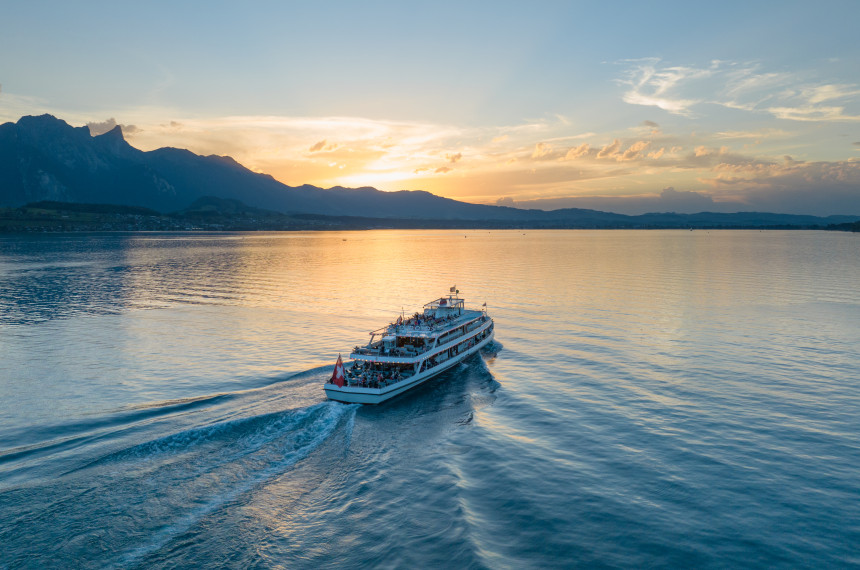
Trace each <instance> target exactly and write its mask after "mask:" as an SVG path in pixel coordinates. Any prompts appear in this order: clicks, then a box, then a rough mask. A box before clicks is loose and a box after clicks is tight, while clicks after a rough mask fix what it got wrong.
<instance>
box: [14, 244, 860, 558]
mask: <svg viewBox="0 0 860 570" xmlns="http://www.w3.org/2000/svg"><path fill="white" fill-rule="evenodd" d="M858 252H860V242H858V236H857V235H854V234H848V233H841V232H814V231H794V232H783V231H764V232H760V231H535V230H526V231H486V230H481V231H478V230H468V231H393V230H392V231H387V230H379V231H366V232H318V233H298V232H297V233H237V234H233V233H231V234H201V233H177V234H162V233H140V234H64V235H63V234H55V235H51V234H46V235H26V236H9V235H7V236H3V237H0V521H3V522H2V525H0V544H2V546H3V548H2V550H0V568H45V567H52V568H53V567H57V568H59V567H69V566H73V567H83V568H105V567H119V568H129V567H141V568H176V567H205V566H215V565H226V566H229V567H241V568H245V567H255V568H321V567H322V568H326V567H330V568H337V567H349V568H356V567H379V566H381V567H391V568H407V567H431V568H432V567H451V568H570V567H588V568H602V567H603V568H630V567H641V566H647V567H697V568H714V567H721V568H724V567H769V568H772V567H784V568H795V567H799V566H815V567H850V566H855V567H857V566H860V548H858V546H857V545H858V544H860V373H858V370H860V286H858V284H860V255H858ZM452 285H456V286H457V288H458V289H459V290H460V292H461V295H462V296H463V297H464V298H465V299H466V302H467V306H473V307H480V306H481V305H482V304H483V303H485V302H486V303H487V308H488V311H489V313H490V315H491V316H492V317H493V318H494V319H495V321H496V338H495V343H494V344H493V346H492V348H491V349H490V350H486V351H485V352H484V353H483V354H482V355H480V357H473V358H471V359H470V360H467V361H465V362H464V363H462V364H460V365H459V366H458V367H455V368H454V369H452V370H450V371H447V372H445V373H443V374H441V375H440V376H438V377H436V378H435V379H433V380H431V381H430V382H428V383H427V384H425V385H423V386H422V387H420V388H418V389H416V390H413V391H411V392H409V393H407V394H405V395H403V396H401V397H398V398H396V399H394V400H392V401H390V402H388V403H385V404H383V405H381V406H364V407H362V406H357V405H344V404H340V403H336V402H330V401H327V400H326V399H325V395H324V393H323V391H322V384H323V382H324V381H325V380H326V379H327V378H328V377H329V376H330V374H331V370H332V366H333V364H334V362H335V360H336V359H337V356H338V354H339V353H341V354H343V355H344V356H346V355H347V354H348V353H349V351H350V349H351V348H352V347H353V346H355V345H356V344H359V343H364V342H366V340H367V339H369V336H368V332H369V331H371V330H374V329H377V328H379V327H381V326H383V325H385V324H386V323H389V322H391V321H393V320H395V319H396V318H397V316H398V315H399V314H400V313H401V311H405V312H406V313H407V314H411V313H413V312H415V311H417V310H420V309H421V307H422V305H423V304H424V303H427V302H429V301H431V300H433V299H436V298H438V297H440V296H441V295H443V294H446V293H447V291H448V288H449V287H450V286H452Z"/></svg>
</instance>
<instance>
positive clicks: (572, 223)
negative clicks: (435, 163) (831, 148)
mask: <svg viewBox="0 0 860 570" xmlns="http://www.w3.org/2000/svg"><path fill="white" fill-rule="evenodd" d="M204 197H215V198H220V199H227V200H239V201H241V202H242V203H244V204H247V205H248V206H250V207H252V208H260V209H265V210H271V211H274V212H279V213H282V214H289V215H295V214H305V215H307V214H310V215H324V216H341V217H342V216H350V217H363V218H373V219H400V220H440V221H442V220H446V221H448V222H450V221H455V220H463V221H472V222H475V221H493V222H496V225H498V224H505V223H506V224H521V225H523V226H531V227H687V226H690V227H763V226H786V225H793V226H806V227H809V226H823V225H827V224H834V223H844V222H851V221H854V220H856V217H855V216H829V217H826V218H822V217H817V216H798V215H788V214H769V213H757V212H741V213H736V214H723V213H708V212H703V213H700V214H674V213H664V214H644V215H641V216H627V215H623V214H614V213H609V212H599V211H596V210H583V209H575V208H569V209H561V210H552V211H543V210H523V209H517V208H509V207H503V206H490V205H480V204H469V203H466V202H459V201H457V200H452V199H449V198H443V197H441V196H436V195H434V194H431V193H429V192H424V191H406V190H403V191H398V192H382V191H380V190H377V189H375V188H370V187H363V188H343V187H339V186H338V187H334V188H327V189H324V188H318V187H315V186H311V185H303V186H288V185H286V184H283V183H281V182H278V181H277V180H275V179H274V178H272V177H271V176H269V175H267V174H260V173H256V172H253V171H251V170H249V169H247V168H245V167H244V166H242V165H241V164H239V163H238V162H236V161H235V160H233V159H232V158H230V157H227V156H216V155H210V156H200V155H197V154H194V153H192V152H191V151H188V150H184V149H178V148H169V147H168V148H160V149H157V150H152V151H141V150H139V149H136V148H134V147H132V146H131V145H130V144H128V142H126V140H125V138H124V137H123V133H122V129H121V127H119V126H116V127H114V129H113V130H111V131H108V132H106V133H104V134H101V135H98V136H92V135H91V133H90V131H89V128H88V127H72V126H71V125H69V124H68V123H66V122H65V121H63V120H61V119H58V118H56V117H54V116H52V115H41V116H25V117H22V118H21V119H20V120H18V122H17V123H11V122H9V123H4V124H2V125H0V206H6V207H19V206H22V205H24V204H27V203H31V202H38V201H44V200H50V201H59V202H73V203H90V204H118V205H127V206H139V207H145V208H151V209H153V210H157V211H159V212H174V211H180V210H183V209H185V208H188V207H189V206H190V205H191V204H192V203H194V202H195V201H197V200H199V199H201V198H204Z"/></svg>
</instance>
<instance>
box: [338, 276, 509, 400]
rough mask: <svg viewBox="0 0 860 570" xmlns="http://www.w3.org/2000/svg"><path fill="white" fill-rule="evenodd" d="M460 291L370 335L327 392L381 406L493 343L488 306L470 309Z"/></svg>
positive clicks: (341, 364)
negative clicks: (382, 403)
mask: <svg viewBox="0 0 860 570" xmlns="http://www.w3.org/2000/svg"><path fill="white" fill-rule="evenodd" d="M459 293H460V291H459V290H457V289H456V287H452V288H451V294H450V295H448V296H447V297H440V298H439V299H436V300H435V301H431V302H429V303H427V304H426V305H424V311H423V312H422V313H415V314H414V315H412V316H411V317H408V318H407V317H404V315H401V316H400V317H399V318H398V319H397V321H396V322H394V323H391V324H390V325H387V326H385V327H382V328H381V329H378V330H375V331H372V332H371V333H370V342H368V343H367V345H366V346H356V347H355V348H354V349H353V351H352V353H351V354H350V355H349V357H350V358H351V359H352V363H351V364H348V365H346V366H344V364H343V361H342V360H341V357H340V356H338V357H337V364H335V368H334V373H333V374H332V377H331V379H330V380H329V381H328V382H326V384H325V386H323V388H324V389H325V393H326V396H328V398H329V399H330V400H337V401H339V402H348V403H357V404H379V403H381V402H384V401H385V400H388V399H390V398H393V397H394V396H397V395H398V394H402V393H403V392H405V391H407V390H409V389H410V388H414V387H415V386H418V385H419V384H421V383H423V382H425V381H427V380H429V379H430V378H432V377H434V376H436V375H437V374H439V373H440V372H444V371H445V370H447V369H449V368H451V367H452V366H454V365H455V364H457V363H459V362H462V361H463V360H464V359H465V358H467V357H469V356H470V355H472V354H475V353H476V352H478V351H479V350H481V348H482V347H484V346H486V345H487V344H489V343H490V342H492V340H493V319H492V318H490V316H489V315H488V314H487V304H486V303H484V305H483V307H482V308H481V309H467V308H466V307H465V304H464V301H463V299H461V298H460V297H459Z"/></svg>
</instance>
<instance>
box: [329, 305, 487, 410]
mask: <svg viewBox="0 0 860 570" xmlns="http://www.w3.org/2000/svg"><path fill="white" fill-rule="evenodd" d="M485 329H486V330H488V331H489V332H488V333H487V335H486V336H485V337H484V338H483V339H481V340H480V341H478V343H477V344H475V345H474V346H471V347H469V348H468V349H465V350H463V351H462V352H460V353H459V354H457V355H455V356H453V357H451V358H449V359H448V360H446V361H445V362H443V363H441V364H439V365H437V366H434V367H433V368H430V369H429V370H425V371H422V372H419V373H417V374H415V375H413V376H410V377H408V378H404V379H403V380H401V381H399V382H397V383H395V384H391V385H389V386H386V387H384V388H363V387H359V386H342V387H341V386H337V385H335V384H325V385H324V386H323V388H324V389H325V393H326V396H328V398H329V399H330V400H336V401H338V402H346V403H350V404H380V403H382V402H384V401H386V400H390V399H391V398H393V397H395V396H397V395H399V394H402V393H403V392H406V391H407V390H411V389H412V388H415V387H416V386H419V385H421V384H423V383H424V382H426V381H427V380H430V379H431V378H433V377H435V376H437V375H439V374H440V373H442V372H444V371H445V370H448V369H450V368H451V367H453V366H455V365H457V364H459V363H460V362H463V360H465V359H466V358H469V357H470V356H472V355H473V354H475V353H476V352H478V351H479V350H481V349H482V348H483V347H485V346H486V345H487V344H489V343H490V342H492V341H493V335H494V331H493V327H492V321H490V322H489V324H488V326H486V327H482V328H481V329H480V330H479V331H478V332H480V331H481V330H485Z"/></svg>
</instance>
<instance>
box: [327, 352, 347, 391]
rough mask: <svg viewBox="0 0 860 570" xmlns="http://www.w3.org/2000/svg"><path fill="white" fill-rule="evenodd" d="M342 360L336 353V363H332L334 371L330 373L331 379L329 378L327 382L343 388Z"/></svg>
mask: <svg viewBox="0 0 860 570" xmlns="http://www.w3.org/2000/svg"><path fill="white" fill-rule="evenodd" d="M343 381H344V375H343V360H341V359H340V355H339V354H338V355H337V364H335V365H334V372H333V373H332V375H331V380H329V384H334V385H335V386H338V387H340V388H343Z"/></svg>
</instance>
